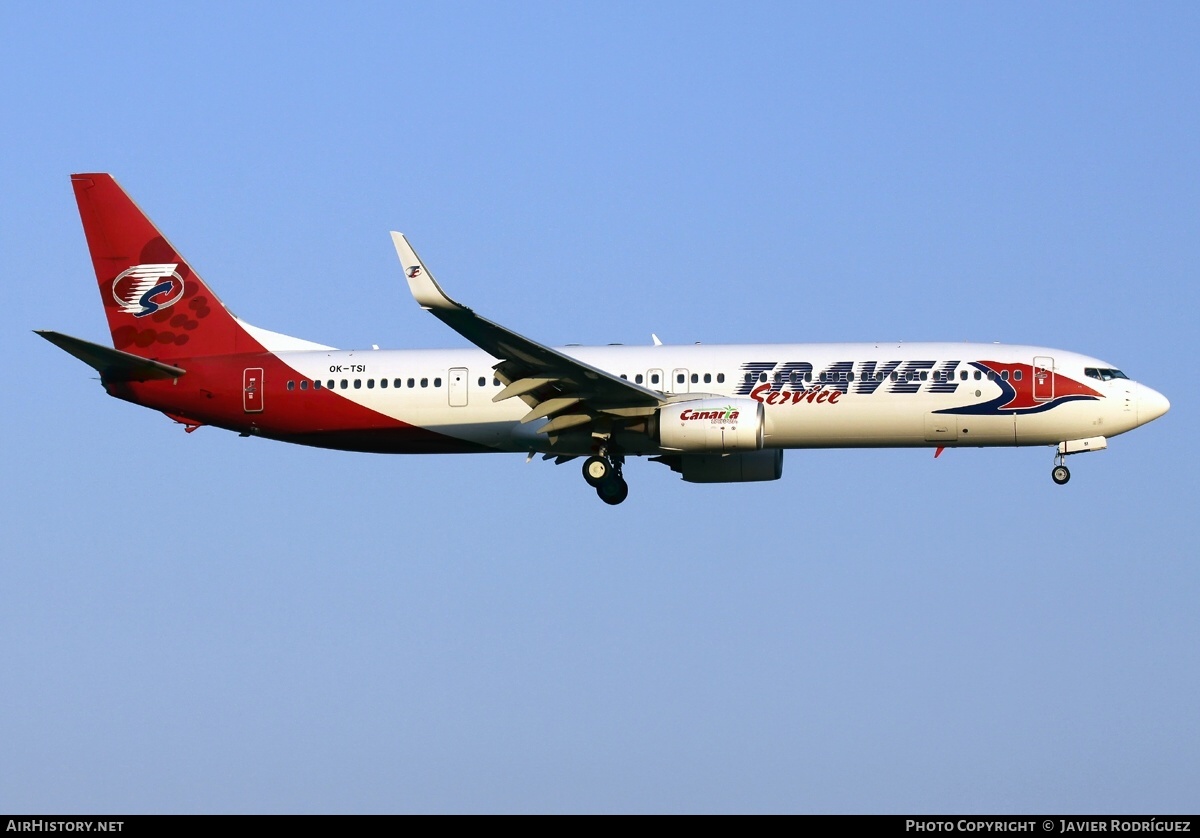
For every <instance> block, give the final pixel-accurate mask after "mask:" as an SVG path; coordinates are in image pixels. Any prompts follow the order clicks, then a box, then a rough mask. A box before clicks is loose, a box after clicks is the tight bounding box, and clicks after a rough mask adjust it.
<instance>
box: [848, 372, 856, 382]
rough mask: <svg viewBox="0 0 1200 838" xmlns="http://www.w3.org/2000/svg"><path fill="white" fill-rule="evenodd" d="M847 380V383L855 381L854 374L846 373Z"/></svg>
mask: <svg viewBox="0 0 1200 838" xmlns="http://www.w3.org/2000/svg"><path fill="white" fill-rule="evenodd" d="M846 380H847V381H853V380H854V373H853V372H848V373H846Z"/></svg>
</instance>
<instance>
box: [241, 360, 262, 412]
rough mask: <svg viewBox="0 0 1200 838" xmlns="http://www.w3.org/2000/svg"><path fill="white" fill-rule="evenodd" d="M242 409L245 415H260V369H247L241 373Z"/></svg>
mask: <svg viewBox="0 0 1200 838" xmlns="http://www.w3.org/2000/svg"><path fill="white" fill-rule="evenodd" d="M242 409H243V410H245V412H246V413H262V409H263V369H262V367H247V368H246V369H245V370H244V371H243V372H242Z"/></svg>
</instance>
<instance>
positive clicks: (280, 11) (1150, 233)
mask: <svg viewBox="0 0 1200 838" xmlns="http://www.w3.org/2000/svg"><path fill="white" fill-rule="evenodd" d="M0 21H3V26H4V30H5V34H6V38H5V42H6V48H5V50H4V51H3V52H2V53H0V72H2V74H3V76H2V77H3V79H4V80H5V81H4V84H3V85H0V107H2V111H3V113H4V115H5V131H4V132H3V134H0V149H2V150H3V151H4V159H5V161H6V163H7V166H6V174H5V177H4V184H5V189H4V192H3V197H2V198H0V201H2V202H3V203H2V206H3V221H4V223H3V224H2V225H0V260H2V261H0V267H2V270H3V274H4V275H5V276H6V277H7V286H6V287H7V289H8V304H7V305H5V306H3V307H2V308H0V327H2V328H0V341H3V345H2V347H0V348H2V350H3V355H4V357H6V358H8V359H9V364H10V369H9V376H8V377H9V383H10V385H11V386H10V388H9V394H8V396H7V397H6V400H5V405H6V408H7V409H6V410H5V419H4V422H5V426H6V433H4V434H3V437H2V439H3V442H2V443H0V445H3V455H4V456H3V461H4V463H5V479H4V480H3V482H2V483H0V487H2V489H0V491H2V492H3V495H4V504H3V507H4V513H3V517H2V518H0V521H2V522H3V531H2V536H3V539H4V542H5V544H6V549H5V551H4V556H3V559H2V560H0V582H2V583H3V587H4V591H5V596H4V607H3V608H0V671H2V672H4V673H5V674H4V676H2V677H0V752H2V753H4V755H5V757H4V759H3V760H0V810H7V811H18V810H20V811H54V812H73V811H80V812H83V811H92V812H114V811H115V812H181V811H182V812H209V811H211V812H280V811H283V812H392V811H400V812H412V811H455V812H460V811H466V812H480V811H483V812H491V811H551V812H553V811H603V812H609V811H621V812H624V811H716V812H741V811H789V812H979V811H985V812H1148V813H1155V812H1168V811H1195V810H1196V808H1197V803H1198V802H1200V797H1198V795H1197V791H1196V790H1197V789H1198V788H1200V714H1197V712H1196V707H1197V706H1200V652H1198V649H1200V642H1198V640H1200V638H1198V633H1200V632H1198V630H1200V618H1198V617H1197V613H1196V596H1197V592H1198V589H1200V563H1198V562H1197V557H1198V555H1200V535H1198V524H1197V515H1196V490H1195V474H1196V471H1197V466H1198V465H1200V464H1198V462H1197V460H1198V458H1197V455H1196V453H1195V449H1194V446H1192V445H1191V444H1190V443H1189V442H1188V440H1189V439H1191V438H1192V437H1191V436H1190V435H1189V434H1190V433H1191V432H1192V431H1194V430H1195V428H1196V423H1195V419H1194V416H1195V411H1196V407H1197V404H1196V401H1197V400H1196V395H1195V394H1196V390H1195V386H1194V380H1193V379H1192V378H1191V374H1190V373H1186V372H1185V370H1187V369H1190V364H1191V363H1192V357H1191V356H1192V355H1193V354H1194V346H1195V323H1196V313H1197V291H1196V282H1195V266H1196V265H1197V264H1200V252H1198V250H1200V235H1198V234H1200V153H1198V151H1197V148H1198V146H1197V143H1196V137H1197V136H1200V11H1198V10H1197V7H1196V6H1195V5H1194V4H1184V3H1177V4H1173V3H1158V4H1136V5H1135V4H1092V3H1089V4H1065V3H1057V4H1019V3H995V4H950V3H911V4H894V3H892V4H873V3H861V4H822V5H817V4H791V3H787V4H753V5H750V6H748V7H746V8H736V9H735V8H734V7H731V6H729V5H728V4H704V3H692V4H686V5H685V4H659V5H654V6H651V7H650V8H646V7H645V5H644V4H620V3H605V4H579V3H569V4H568V3H550V4H533V3H526V4H513V5H507V6H502V5H497V4H475V3H463V4H436V6H433V7H422V6H415V7H414V6H408V5H404V4H390V3H388V4H371V3H356V4H349V5H348V6H347V7H346V8H338V9H337V10H334V9H333V7H328V6H326V7H317V6H304V5H303V4H300V5H297V4H254V5H252V6H251V7H249V8H247V7H245V6H243V5H241V4H228V5H221V4H206V5H202V6H199V7H197V8H191V9H176V8H173V7H172V8H168V7H166V6H162V5H159V4H125V5H124V7H123V8H121V9H113V8H107V7H99V6H95V5H94V4H82V3H81V4H61V3H46V4H36V5H29V4H25V5H21V4H9V5H6V6H5V7H4V9H3V11H2V12H0ZM74 171H110V172H112V173H113V174H114V175H115V176H116V177H117V178H118V179H119V180H120V181H121V183H122V185H123V186H125V188H126V189H128V190H129V191H130V193H131V194H132V195H133V196H134V198H135V199H136V200H137V201H138V202H139V204H140V205H141V206H142V207H143V209H145V210H146V211H147V212H148V213H149V214H150V216H151V217H152V218H153V219H154V220H155V221H156V222H157V223H158V224H159V226H160V227H161V228H162V229H163V230H164V231H165V232H166V234H167V235H168V236H169V237H170V238H171V239H172V241H173V242H174V243H175V244H176V245H177V246H179V247H180V248H181V249H182V250H183V252H184V253H186V254H187V256H188V258H189V260H190V261H191V262H192V264H193V266H194V267H195V268H196V269H197V270H198V271H199V272H200V273H201V274H202V275H203V276H204V277H205V278H206V279H207V280H208V282H209V283H210V284H211V285H213V286H214V288H215V289H216V290H217V291H218V293H219V294H220V295H221V297H222V298H223V300H224V301H225V302H226V303H227V304H228V305H229V306H230V307H231V308H232V309H233V310H234V311H236V312H237V313H238V314H239V315H241V316H242V317H244V318H245V319H247V320H249V321H250V322H252V323H255V324H256V325H260V326H263V327H266V328H270V329H274V330H277V331H282V332H286V333H288V334H294V335H298V336H301V337H305V338H309V339H312V340H316V341H321V342H324V343H329V344H333V345H337V346H342V347H355V346H360V347H365V346H367V345H369V344H372V343H376V344H379V345H381V346H385V347H396V348H400V347H443V346H461V345H463V342H462V340H461V339H460V338H458V337H457V336H456V335H454V334H453V333H451V332H449V331H448V330H447V329H446V328H445V327H444V326H442V325H441V324H440V323H438V322H437V321H436V320H435V319H434V318H432V317H430V316H429V315H428V314H426V313H424V312H422V311H420V310H419V309H418V308H417V306H416V305H415V304H414V303H413V302H412V300H411V298H410V297H408V295H407V291H406V289H405V287H404V284H403V281H402V276H401V274H400V272H399V270H398V268H397V265H396V262H395V254H394V252H393V250H392V247H391V243H390V241H389V239H388V236H387V232H388V230H391V229H400V230H402V231H404V232H405V233H406V234H408V235H409V237H410V239H411V240H412V241H413V243H414V245H415V246H416V247H417V249H418V251H419V252H420V253H421V255H422V257H423V258H424V259H425V261H426V262H427V264H428V265H429V266H430V268H431V269H432V270H433V271H434V272H435V273H436V274H437V276H438V277H439V279H440V280H441V281H442V282H443V284H444V285H445V286H446V288H447V289H448V290H449V291H450V293H451V294H453V295H454V296H455V297H457V298H459V299H461V300H463V301H465V302H467V303H468V304H470V305H471V306H473V307H474V308H476V309H477V310H478V311H480V312H481V313H483V314H485V315H486V316H488V317H490V318H492V319H494V320H497V321H499V322H502V323H505V324H506V325H509V326H511V327H513V328H515V329H518V330H520V331H522V332H524V333H526V334H529V335H530V336H532V337H535V338H537V339H540V340H543V341H546V342H549V343H555V344H561V343H608V342H612V341H620V342H625V343H648V342H649V340H650V333H651V332H655V333H657V334H658V335H659V336H660V337H662V338H663V340H664V341H666V342H668V343H673V342H674V343H689V342H692V341H696V340H700V341H704V342H706V343H721V342H799V341H806V340H813V341H828V340H875V339H879V340H895V339H903V340H942V339H944V340H959V339H971V340H982V341H992V340H996V341H1004V342H1013V343H1032V344H1036V345H1045V346H1051V347H1062V348H1066V349H1072V350H1076V351H1080V352H1084V353H1088V354H1092V355H1096V356H1099V357H1101V358H1104V359H1106V360H1108V361H1110V362H1111V363H1113V364H1114V365H1116V366H1119V367H1121V368H1122V369H1124V370H1125V371H1126V372H1128V373H1129V374H1130V375H1131V376H1132V377H1134V378H1136V379H1138V380H1141V381H1143V382H1145V383H1146V384H1148V385H1150V386H1151V387H1154V388H1156V389H1158V390H1160V391H1162V392H1164V393H1165V394H1166V395H1167V396H1168V397H1169V398H1170V399H1171V402H1172V410H1171V412H1170V413H1169V414H1168V415H1167V416H1166V417H1165V418H1164V419H1161V420H1159V421H1158V422H1156V423H1154V424H1152V425H1150V426H1147V427H1145V428H1142V429H1139V430H1138V431H1136V432H1134V433H1131V434H1129V435H1126V436H1122V437H1119V438H1117V439H1114V440H1113V441H1112V443H1111V446H1110V448H1109V450H1107V451H1105V452H1103V453H1101V454H1091V455H1087V456H1084V457H1078V458H1073V459H1072V461H1071V467H1072V471H1073V475H1074V476H1073V479H1072V481H1071V483H1070V484H1069V485H1068V486H1066V487H1057V486H1055V485H1053V484H1052V483H1051V481H1050V476H1049V470H1050V466H1051V459H1052V454H1051V451H1050V450H1049V449H1042V448H1035V449H1018V450H1007V451H997V450H970V449H964V450H955V451H949V452H947V453H946V454H945V455H944V456H942V457H941V458H940V459H938V460H937V461H934V459H933V457H932V454H931V452H929V451H820V452H801V451H793V452H789V453H788V454H787V455H786V458H785V464H784V478H783V480H782V481H781V482H778V483H773V484H766V485H742V486H738V485H733V486H693V485H688V484H684V483H681V482H680V481H679V480H678V479H677V477H676V476H675V475H673V474H671V473H669V472H668V471H667V470H666V469H664V468H661V467H660V466H656V465H654V464H650V463H645V462H634V463H632V464H631V465H630V467H629V468H628V469H627V476H628V477H629V478H630V483H631V494H630V498H629V500H628V501H627V502H626V503H625V504H624V505H622V506H621V507H618V508H609V507H606V506H604V505H603V504H600V503H599V502H598V501H597V500H596V497H595V495H594V493H593V492H591V491H590V490H588V489H587V487H586V486H585V485H584V484H583V481H582V479H581V478H580V476H579V473H578V469H577V468H576V466H575V465H573V464H572V465H567V466H563V467H557V468H556V467H555V466H553V465H551V464H548V463H542V462H540V461H535V462H533V463H530V464H525V463H524V462H523V457H521V456H500V455H496V456H490V457H466V456H459V457H385V456H369V455H355V454H346V453H336V452H326V451H317V450H310V449H304V448H299V447H293V446H287V445H282V444H278V443H271V442H266V441H262V440H255V439H239V438H238V437H236V436H235V435H232V434H227V433H223V432H220V431H216V430H212V429H207V428H205V429H201V430H200V431H198V432H196V433H195V434H192V435H186V434H184V433H183V430H182V428H181V427H180V426H177V425H174V424H172V423H171V422H170V421H169V420H167V419H166V418H165V417H162V416H161V415H157V414H154V413H152V412H149V411H146V410H141V409H138V408H135V407H133V406H131V405H127V404H125V403H122V402H117V401H114V400H112V399H109V398H107V397H106V396H105V395H104V393H103V391H102V390H101V389H100V388H99V387H98V386H97V385H96V383H95V382H94V381H93V380H92V373H91V371H90V370H89V369H87V368H86V367H84V366H83V365H82V364H79V363H78V362H77V361H75V360H74V359H72V358H70V357H68V356H67V355H65V354H63V353H61V352H59V351H58V350H56V349H55V348H53V347H52V346H50V345H48V344H45V343H44V342H42V341H41V340H39V339H38V338H37V337H36V336H34V335H33V334H32V332H31V330H32V329H35V328H52V329H56V330H60V331H64V332H67V333H69V334H74V335H78V336H80V337H83V338H86V339H91V340H105V339H107V331H106V329H105V325H104V320H103V317H102V314H101V309H100V306H99V305H98V303H97V300H96V297H95V295H96V292H95V290H94V279H93V276H92V273H91V266H90V263H89V261H88V258H87V251H86V246H85V242H84V239H83V235H82V231H81V229H80V226H79V220H78V216H77V214H76V210H75V205H74V201H73V198H72V195H71V191H70V186H69V182H68V175H69V174H70V173H71V172H74Z"/></svg>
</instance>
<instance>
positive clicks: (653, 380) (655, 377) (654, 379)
mask: <svg viewBox="0 0 1200 838" xmlns="http://www.w3.org/2000/svg"><path fill="white" fill-rule="evenodd" d="M650 383H651V384H657V383H658V373H654V375H652V376H650Z"/></svg>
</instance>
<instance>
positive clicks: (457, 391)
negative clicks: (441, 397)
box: [449, 367, 470, 407]
mask: <svg viewBox="0 0 1200 838" xmlns="http://www.w3.org/2000/svg"><path fill="white" fill-rule="evenodd" d="M449 375H450V390H449V397H450V406H451V407H466V406H467V376H468V375H470V373H469V372H467V368H466V367H454V368H453V369H451V370H450V373H449Z"/></svg>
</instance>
